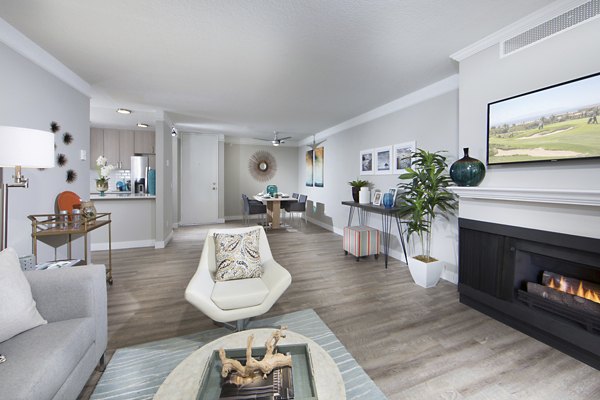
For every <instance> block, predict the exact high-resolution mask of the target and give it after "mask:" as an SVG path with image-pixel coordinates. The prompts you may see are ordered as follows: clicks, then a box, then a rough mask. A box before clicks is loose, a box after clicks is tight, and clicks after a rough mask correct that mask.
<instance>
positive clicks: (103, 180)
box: [96, 156, 115, 186]
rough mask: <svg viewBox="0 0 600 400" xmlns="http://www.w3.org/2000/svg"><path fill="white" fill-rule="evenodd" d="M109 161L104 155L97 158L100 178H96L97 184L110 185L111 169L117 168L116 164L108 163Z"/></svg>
mask: <svg viewBox="0 0 600 400" xmlns="http://www.w3.org/2000/svg"><path fill="white" fill-rule="evenodd" d="M107 162H108V160H107V159H106V157H104V156H100V157H98V159H97V160H96V169H97V170H98V179H96V184H99V185H103V186H104V185H107V186H108V180H109V179H110V178H109V175H110V171H112V170H113V169H115V166H114V165H112V164H107Z"/></svg>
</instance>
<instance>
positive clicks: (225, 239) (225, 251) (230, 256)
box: [215, 229, 262, 281]
mask: <svg viewBox="0 0 600 400" xmlns="http://www.w3.org/2000/svg"><path fill="white" fill-rule="evenodd" d="M259 237H260V231H259V230H258V229H256V230H253V231H251V232H247V233H215V256H216V259H217V260H216V261H217V273H216V277H215V278H216V280H217V281H229V280H233V279H246V278H260V277H261V275H262V268H261V262H260V253H259V248H258V238H259Z"/></svg>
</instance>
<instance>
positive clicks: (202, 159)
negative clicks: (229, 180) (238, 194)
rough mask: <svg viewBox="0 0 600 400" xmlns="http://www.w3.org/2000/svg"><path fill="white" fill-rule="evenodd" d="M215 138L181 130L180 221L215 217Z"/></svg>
mask: <svg viewBox="0 0 600 400" xmlns="http://www.w3.org/2000/svg"><path fill="white" fill-rule="evenodd" d="M218 178H219V141H218V137H217V136H216V135H205V134H194V133H184V134H183V135H182V142H181V224H182V225H199V224H211V223H215V222H217V220H218V217H219V187H218V185H217V184H218V182H219V180H218Z"/></svg>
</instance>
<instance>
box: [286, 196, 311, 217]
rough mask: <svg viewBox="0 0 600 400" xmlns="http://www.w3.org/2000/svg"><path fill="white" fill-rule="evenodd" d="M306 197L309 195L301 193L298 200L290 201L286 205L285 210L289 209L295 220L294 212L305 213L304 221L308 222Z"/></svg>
mask: <svg viewBox="0 0 600 400" xmlns="http://www.w3.org/2000/svg"><path fill="white" fill-rule="evenodd" d="M306 199H307V196H306V195H304V194H301V195H299V196H298V201H294V202H289V203H287V204H286V205H285V207H284V210H285V211H287V212H288V213H289V214H290V216H291V217H292V221H293V220H294V213H297V212H298V213H304V222H305V223H308V220H307V218H306Z"/></svg>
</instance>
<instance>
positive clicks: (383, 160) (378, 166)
mask: <svg viewBox="0 0 600 400" xmlns="http://www.w3.org/2000/svg"><path fill="white" fill-rule="evenodd" d="M374 153H375V154H374V159H375V174H376V175H387V174H391V173H392V146H385V147H379V148H377V149H375V151H374Z"/></svg>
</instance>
